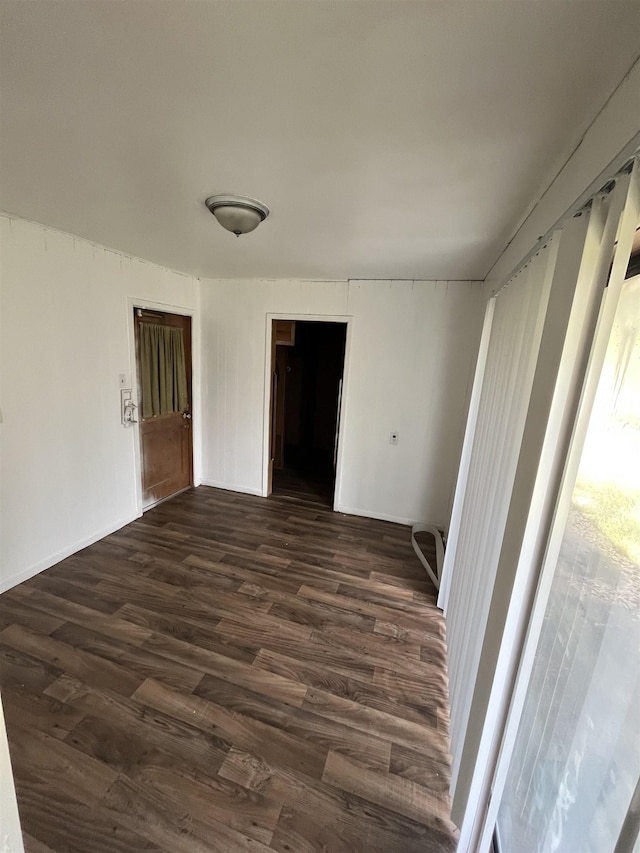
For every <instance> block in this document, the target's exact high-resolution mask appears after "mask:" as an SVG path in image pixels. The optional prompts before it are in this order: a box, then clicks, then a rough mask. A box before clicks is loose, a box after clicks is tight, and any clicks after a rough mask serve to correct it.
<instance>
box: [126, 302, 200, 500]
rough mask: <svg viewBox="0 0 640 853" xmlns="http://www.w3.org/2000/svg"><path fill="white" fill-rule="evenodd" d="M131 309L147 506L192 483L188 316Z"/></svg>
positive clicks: (143, 488)
mask: <svg viewBox="0 0 640 853" xmlns="http://www.w3.org/2000/svg"><path fill="white" fill-rule="evenodd" d="M133 313H134V329H135V341H136V369H137V374H138V390H139V394H138V397H139V400H138V403H139V408H138V411H139V431H140V468H141V476H142V507H143V509H145V510H146V509H150V508H151V507H152V506H155V504H157V503H160V501H163V500H166V499H167V498H169V497H172V496H173V495H175V494H177V493H178V492H181V491H184V490H185V489H188V488H189V487H190V486H191V485H193V439H192V434H193V430H192V420H191V411H192V409H191V401H192V376H191V317H188V316H183V315H182V314H168V313H166V312H164V311H152V310H147V309H143V308H135V309H134V312H133Z"/></svg>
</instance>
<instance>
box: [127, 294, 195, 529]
mask: <svg viewBox="0 0 640 853" xmlns="http://www.w3.org/2000/svg"><path fill="white" fill-rule="evenodd" d="M137 308H142V309H143V310H145V309H146V310H147V311H162V312H164V313H166V314H179V315H180V316H182V317H190V318H191V411H192V414H193V418H192V421H191V458H192V466H193V467H192V470H193V476H192V479H193V485H194V486H199V485H200V483H201V481H202V466H201V453H200V448H201V446H202V444H201V420H202V419H201V408H200V400H201V395H200V389H201V373H200V322H199V321H200V315H199V312H198V310H197V309H196V308H185V306H184V305H170V304H168V303H166V302H155V301H152V300H150V299H138V298H136V297H134V296H128V297H127V317H128V319H127V336H128V339H129V341H128V343H129V376H128V377H127V380H128V383H129V384H128V385H126V386H125V387H127V388H131V393H132V396H133V400H134V402H135V403H136V405H138V404H139V402H140V389H139V387H138V367H137V364H136V333H135V324H134V319H133V312H134V311H135V310H136V309H137ZM138 417H139V409H136V420H138ZM128 432H130V433H131V434H132V435H134V437H135V440H134V441H133V470H134V484H135V485H134V487H135V503H136V511H137V513H138V517H139V516H141V515H142V513H143V512H144V506H143V501H142V455H141V450H140V427H139V425H138V424H137V423H136V424H135V425H134V426H133V428H132V429H130V430H128Z"/></svg>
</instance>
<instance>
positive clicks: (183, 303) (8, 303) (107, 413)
mask: <svg viewBox="0 0 640 853" xmlns="http://www.w3.org/2000/svg"><path fill="white" fill-rule="evenodd" d="M0 245H1V247H2V254H1V262H0V322H1V335H0V368H1V370H0V376H1V380H0V381H1V384H0V406H1V408H2V413H3V416H4V422H3V423H2V425H0V471H1V480H2V483H1V492H0V534H1V538H0V590H2V589H7V588H8V587H10V586H12V585H13V584H15V583H18V582H19V581H20V580H23V579H24V578H26V577H29V576H31V575H32V574H35V573H36V572H38V571H40V570H42V569H44V568H47V567H48V566H50V565H52V564H53V563H55V562H57V561H58V560H60V559H62V558H63V557H65V556H67V555H68V554H69V553H72V552H74V551H76V550H78V549H79V548H81V547H84V546H85V545H86V544H88V543H90V542H91V541H94V540H95V539H98V538H100V537H101V536H104V535H105V534H107V533H109V532H111V531H113V530H115V529H117V528H118V527H121V526H122V525H123V524H126V523H127V522H129V521H131V520H132V519H133V518H135V517H136V516H137V515H138V514H139V504H138V497H139V494H138V493H139V482H138V477H137V472H136V469H135V464H136V441H137V434H136V430H135V429H125V428H124V427H123V426H122V425H121V423H120V411H119V374H122V373H124V374H127V377H128V378H129V379H131V378H132V375H131V374H132V370H131V368H132V352H131V349H132V348H131V343H132V340H131V334H130V329H131V320H130V317H131V313H132V312H131V307H130V302H129V299H130V298H131V299H135V300H136V301H138V302H140V303H150V302H151V303H154V304H165V305H167V306H173V307H181V308H183V309H185V310H186V309H190V310H193V311H194V312H196V314H197V311H198V298H199V297H198V294H199V282H198V281H197V280H196V279H194V278H191V277H188V276H185V275H181V274H178V273H175V272H172V271H170V270H167V269H164V268H162V267H158V266H156V265H154V264H150V263H145V262H144V261H140V260H137V259H133V258H130V257H127V256H125V255H122V254H119V253H116V252H112V251H109V250H107V249H104V248H102V247H100V246H96V245H94V244H92V243H88V242H87V241H85V240H81V239H79V238H76V237H73V236H70V235H67V234H63V233H60V232H58V231H55V230H52V229H49V228H45V227H43V226H40V225H37V224H34V223H30V222H26V221H24V220H20V219H14V218H11V217H7V216H0ZM194 325H195V334H196V338H197V332H198V329H197V317H196V323H195V324H194ZM194 350H196V352H197V345H196V347H194ZM194 384H195V386H196V387H195V391H196V402H197V389H198V384H197V382H196V383H194ZM196 411H197V410H196ZM195 461H196V464H197V460H195Z"/></svg>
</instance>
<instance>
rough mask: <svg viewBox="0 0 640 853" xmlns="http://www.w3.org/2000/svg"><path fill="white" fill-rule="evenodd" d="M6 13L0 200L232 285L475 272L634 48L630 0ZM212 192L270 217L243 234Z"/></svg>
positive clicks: (128, 4)
mask: <svg viewBox="0 0 640 853" xmlns="http://www.w3.org/2000/svg"><path fill="white" fill-rule="evenodd" d="M0 11H1V13H2V20H1V21H0V23H1V36H0V38H1V41H0V63H1V65H0V72H1V80H2V88H3V94H2V109H1V136H0V145H1V148H0V152H1V158H2V159H1V161H0V208H2V209H4V210H5V211H7V212H10V213H15V214H18V215H20V216H23V217H26V218H28V219H33V220H36V221H38V222H42V223H45V224H48V225H52V226H54V227H57V228H60V229H62V230H64V231H69V232H72V233H74V234H77V235H80V236H82V237H86V238H88V239H91V240H94V241H96V242H99V243H102V244H105V245H107V246H110V247H113V248H117V249H120V250H122V251H124V252H128V253H131V254H133V255H137V256H140V257H143V258H146V259H149V260H152V261H155V262H158V263H160V264H164V265H166V266H169V267H173V268H175V269H178V270H182V271H184V272H188V273H192V274H195V275H201V276H210V277H232V278H233V277H245V276H246V277H267V278H297V277H303V278H328V279H337V278H340V279H341V278H408V279H410V278H440V279H478V278H483V277H484V276H485V274H486V273H487V271H488V269H489V268H490V266H491V265H492V263H493V262H494V261H495V260H496V258H497V256H498V254H499V253H500V251H501V249H502V248H503V247H504V245H505V242H506V240H507V239H508V238H509V236H510V235H511V232H512V230H513V226H514V224H515V223H516V221H517V220H518V218H519V216H520V215H521V214H522V213H523V211H524V210H525V208H526V206H527V204H528V203H529V202H530V201H531V200H532V198H533V197H534V196H535V194H536V193H538V192H540V191H541V190H542V189H543V188H544V187H545V186H546V185H547V184H548V183H549V181H550V180H551V178H552V177H553V175H554V174H555V173H556V172H557V170H558V168H559V167H560V166H561V164H562V162H563V160H564V159H565V158H566V157H567V156H568V154H569V153H570V152H571V150H572V149H573V147H574V146H575V145H576V143H577V142H578V141H579V139H580V137H581V135H582V133H583V132H584V130H585V129H586V127H587V126H588V124H589V122H590V121H591V120H592V119H593V118H594V116H595V115H596V113H597V112H598V110H599V109H600V108H601V107H602V106H603V104H604V103H605V101H606V99H607V97H608V96H609V95H610V94H611V92H612V91H613V90H614V89H615V87H616V86H617V84H618V83H619V82H620V80H621V79H622V77H623V76H624V74H625V73H626V72H627V70H628V69H629V67H630V66H631V65H632V63H633V60H634V59H635V57H636V55H637V53H638V50H639V42H638V33H640V3H638V2H637V0H629V2H626V0H615V2H612V0H597V2H596V0H594V1H593V2H591V0H549V2H547V0H501V2H494V1H493V0H466V2H456V0H423V2H404V0H390V1H389V2H383V0H226V1H225V2H215V0H211V2H207V0H187V2H182V0H164V2H159V0H156V2H153V1H152V0H124V2H117V3H116V2H111V0H106V2H102V0H83V2H78V0H72V2H68V0H60V2H59V0H13V2H0ZM220 192H231V193H239V194H245V195H249V196H253V197H255V198H258V199H260V200H261V201H263V202H265V203H266V204H267V205H268V206H269V207H270V208H271V211H272V213H271V216H270V217H269V218H268V219H267V221H266V222H265V223H264V224H263V225H261V226H260V227H259V229H258V230H257V231H255V232H253V233H252V234H250V235H247V236H245V237H241V238H239V239H236V238H235V237H234V236H233V235H232V234H229V233H228V232H226V231H224V230H223V229H222V228H220V226H219V225H218V224H217V223H216V222H215V220H214V219H213V217H212V216H211V214H210V213H209V212H208V211H207V210H206V208H205V207H204V204H203V202H204V199H205V198H206V197H207V196H208V195H211V194H214V193H220Z"/></svg>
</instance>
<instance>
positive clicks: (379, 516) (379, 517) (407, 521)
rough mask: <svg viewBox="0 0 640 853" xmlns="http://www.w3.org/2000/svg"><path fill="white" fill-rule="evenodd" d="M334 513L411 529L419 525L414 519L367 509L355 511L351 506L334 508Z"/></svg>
mask: <svg viewBox="0 0 640 853" xmlns="http://www.w3.org/2000/svg"><path fill="white" fill-rule="evenodd" d="M334 510H335V511H336V512H344V513H345V514H346V515H359V516H361V517H362V518H375V519H376V521H392V522H393V523H394V524H403V525H405V526H406V527H413V525H414V524H419V523H420V522H419V520H418V519H416V518H405V517H404V516H402V515H389V514H388V513H386V512H372V511H371V510H368V509H356V507H352V506H341V505H339V504H338V505H336V506H334Z"/></svg>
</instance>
